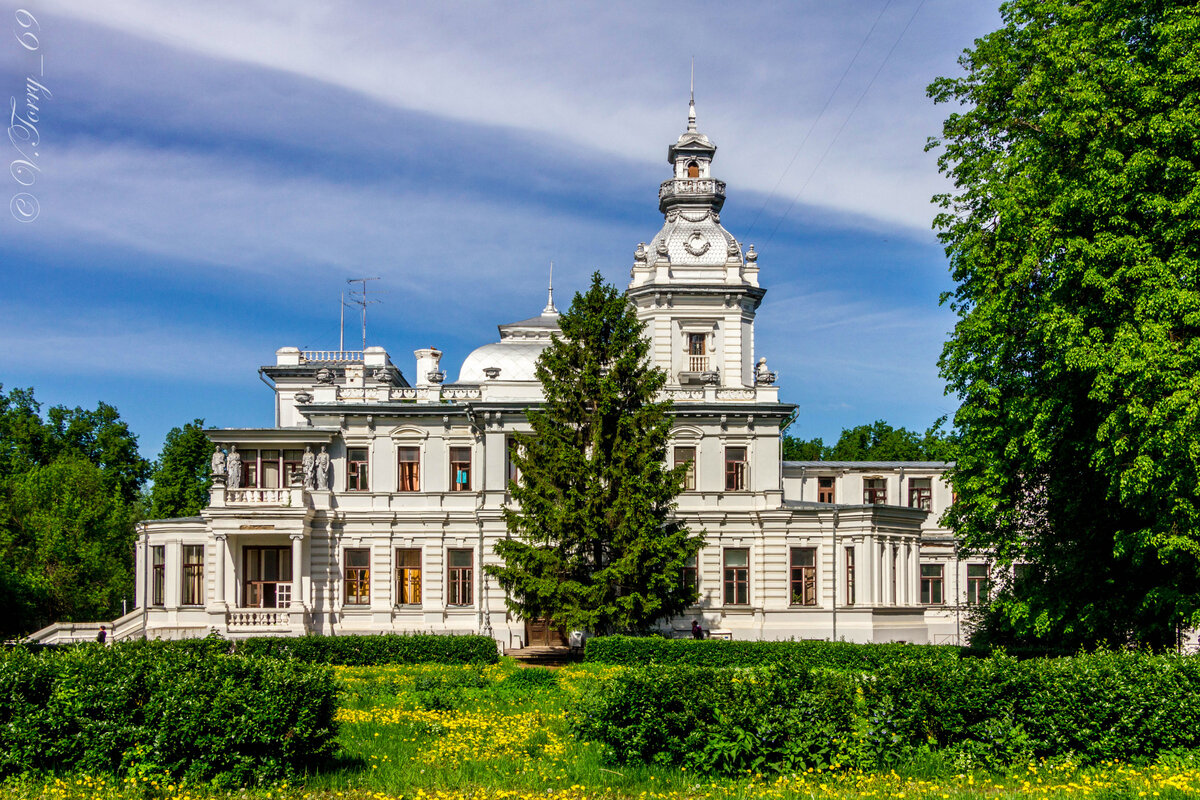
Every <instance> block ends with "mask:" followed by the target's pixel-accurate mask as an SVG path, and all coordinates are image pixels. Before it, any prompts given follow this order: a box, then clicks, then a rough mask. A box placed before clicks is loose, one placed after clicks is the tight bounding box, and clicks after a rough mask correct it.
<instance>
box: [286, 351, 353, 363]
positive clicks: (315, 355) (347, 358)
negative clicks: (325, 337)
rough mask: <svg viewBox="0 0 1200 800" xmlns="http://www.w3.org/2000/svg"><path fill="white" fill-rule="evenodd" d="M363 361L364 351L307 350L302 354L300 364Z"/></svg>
mask: <svg viewBox="0 0 1200 800" xmlns="http://www.w3.org/2000/svg"><path fill="white" fill-rule="evenodd" d="M362 360H363V351H362V350H305V351H303V352H302V353H301V354H300V363H302V364H303V363H310V362H313V361H334V362H359V361H362Z"/></svg>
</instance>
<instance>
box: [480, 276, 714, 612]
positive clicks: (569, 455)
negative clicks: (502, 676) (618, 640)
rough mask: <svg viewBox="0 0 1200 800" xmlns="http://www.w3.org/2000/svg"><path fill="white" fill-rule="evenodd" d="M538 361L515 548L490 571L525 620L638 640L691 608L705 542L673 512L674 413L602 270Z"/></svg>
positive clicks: (511, 544) (504, 548) (506, 545)
mask: <svg viewBox="0 0 1200 800" xmlns="http://www.w3.org/2000/svg"><path fill="white" fill-rule="evenodd" d="M559 324H560V326H561V328H562V336H561V337H560V336H557V335H556V336H555V338H554V341H553V343H552V344H551V345H550V346H549V347H547V348H546V349H545V350H544V351H543V353H542V355H541V357H540V358H539V359H538V366H537V376H538V379H539V380H540V381H541V383H542V387H543V389H544V391H545V395H546V402H545V405H544V406H543V407H542V408H539V409H530V411H529V421H530V424H531V425H532V426H533V433H532V435H528V436H518V437H517V439H516V447H515V449H514V452H513V454H512V459H513V462H514V464H515V465H516V467H517V469H518V471H519V475H520V478H519V480H517V481H516V482H515V483H514V484H513V485H512V487H511V490H512V496H513V500H514V501H515V503H514V505H513V506H512V507H511V508H508V509H506V510H505V519H506V521H507V523H508V529H509V532H510V533H511V534H512V538H509V539H506V540H504V541H501V542H500V543H499V544H498V545H497V546H496V551H497V553H498V554H499V555H500V556H501V558H502V559H503V560H504V564H503V565H502V566H490V567H488V568H487V571H488V573H489V574H490V575H492V576H494V577H495V578H496V579H497V580H498V581H499V582H500V585H501V586H503V587H504V589H505V590H506V591H507V593H508V605H509V607H510V608H511V609H512V610H513V611H514V612H516V613H517V614H518V615H519V616H520V617H522V618H523V619H539V618H544V619H546V620H547V621H548V622H549V623H550V624H551V625H552V626H553V627H557V628H561V629H565V630H575V629H579V630H587V631H591V632H594V633H612V632H617V631H622V632H639V631H645V630H648V629H649V628H650V627H651V626H652V625H653V624H654V623H655V622H656V621H658V620H662V619H665V618H669V617H671V616H674V615H676V614H678V613H679V612H681V611H682V610H683V609H684V608H685V607H686V606H687V605H688V604H689V603H691V602H693V601H694V600H695V599H696V595H695V591H694V590H693V589H691V588H689V587H687V586H685V585H684V583H683V580H682V574H683V568H684V566H685V565H686V563H687V561H688V559H689V558H690V557H692V556H694V555H695V554H696V553H697V551H698V550H699V549H700V547H701V545H702V539H701V537H699V536H692V535H691V534H690V533H689V532H688V530H687V528H686V527H685V526H684V525H683V524H682V523H681V522H679V521H678V520H677V519H676V518H675V517H674V515H673V508H674V500H675V497H676V495H678V494H679V492H680V490H681V489H682V487H683V468H682V467H680V468H676V469H668V468H667V467H666V465H665V462H666V446H667V439H668V437H669V435H670V430H671V406H670V403H669V402H663V401H657V400H656V395H657V393H658V391H659V390H660V389H661V388H662V386H663V384H664V382H665V381H666V376H665V375H664V373H663V372H662V371H661V370H659V369H656V368H655V367H653V366H651V365H650V362H649V358H648V349H649V343H648V342H647V341H646V339H645V338H644V337H643V335H642V333H643V325H642V324H641V322H639V321H638V319H637V316H636V314H635V313H634V310H633V307H632V306H631V305H630V304H629V302H628V301H627V300H626V299H625V297H624V296H622V295H621V294H619V293H618V292H617V291H616V290H615V289H614V288H613V287H612V286H608V285H606V284H605V283H604V282H603V280H602V279H601V277H600V274H599V273H596V274H594V275H593V276H592V285H591V287H590V288H589V289H588V291H587V293H586V294H582V295H581V294H576V295H575V298H574V301H573V302H572V303H571V308H570V310H569V311H567V312H566V313H564V314H563V315H562V316H561V317H560V318H559Z"/></svg>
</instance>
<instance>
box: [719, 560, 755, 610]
mask: <svg viewBox="0 0 1200 800" xmlns="http://www.w3.org/2000/svg"><path fill="white" fill-rule="evenodd" d="M749 604H750V551H749V550H748V549H747V548H745V547H736V548H729V549H728V550H726V551H725V605H727V606H745V605H749Z"/></svg>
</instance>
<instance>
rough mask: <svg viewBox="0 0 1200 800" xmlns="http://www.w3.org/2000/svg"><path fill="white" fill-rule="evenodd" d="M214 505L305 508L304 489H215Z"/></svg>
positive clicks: (216, 506) (217, 506)
mask: <svg viewBox="0 0 1200 800" xmlns="http://www.w3.org/2000/svg"><path fill="white" fill-rule="evenodd" d="M212 505H213V507H215V508H219V507H221V506H225V507H227V508H228V507H231V506H238V507H247V508H304V489H303V488H301V487H299V486H292V487H290V488H287V489H224V490H221V489H219V488H217V487H213V492H212Z"/></svg>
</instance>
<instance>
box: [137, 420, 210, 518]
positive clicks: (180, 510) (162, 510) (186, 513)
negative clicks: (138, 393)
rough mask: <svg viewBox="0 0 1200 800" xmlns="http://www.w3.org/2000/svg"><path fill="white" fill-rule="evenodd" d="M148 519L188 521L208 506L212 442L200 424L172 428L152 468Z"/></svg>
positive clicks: (192, 422) (199, 421) (198, 422)
mask: <svg viewBox="0 0 1200 800" xmlns="http://www.w3.org/2000/svg"><path fill="white" fill-rule="evenodd" d="M153 477H154V485H153V486H152V487H151V489H150V517H151V518H152V519H168V518H170V517H190V516H194V515H196V514H199V513H200V510H201V509H202V508H204V507H205V506H207V505H208V491H209V489H210V488H211V487H212V442H210V441H209V439H208V437H207V436H205V435H204V420H202V419H194V420H192V421H191V422H189V423H187V424H186V425H184V426H183V427H181V428H172V429H171V430H170V432H169V433H168V434H167V438H166V439H165V440H164V441H163V447H162V453H160V454H159V457H158V461H157V462H155V464H154V476H153Z"/></svg>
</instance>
